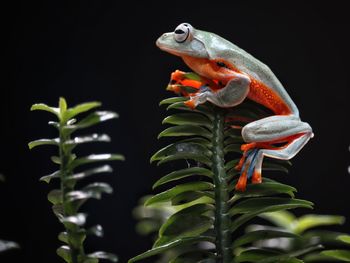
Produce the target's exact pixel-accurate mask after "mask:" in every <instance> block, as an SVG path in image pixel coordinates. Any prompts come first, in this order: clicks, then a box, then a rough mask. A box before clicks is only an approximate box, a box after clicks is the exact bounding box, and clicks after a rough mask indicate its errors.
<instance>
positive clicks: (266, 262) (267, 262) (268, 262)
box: [257, 245, 322, 263]
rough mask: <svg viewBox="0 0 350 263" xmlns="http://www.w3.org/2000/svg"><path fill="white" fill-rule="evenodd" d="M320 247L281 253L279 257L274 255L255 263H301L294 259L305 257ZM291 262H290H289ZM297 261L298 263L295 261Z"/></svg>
mask: <svg viewBox="0 0 350 263" xmlns="http://www.w3.org/2000/svg"><path fill="white" fill-rule="evenodd" d="M321 248H322V246H321V245H318V246H311V247H307V248H302V249H298V250H295V251H292V252H289V253H283V254H281V255H276V256H272V257H269V258H264V259H261V260H259V261H258V262H257V263H275V262H291V263H294V262H296V263H297V262H303V261H302V260H300V259H297V258H296V257H299V256H302V255H305V254H307V253H310V252H312V251H315V250H318V249H321ZM291 260H292V261H291ZM295 260H298V261H295Z"/></svg>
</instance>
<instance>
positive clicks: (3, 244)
mask: <svg viewBox="0 0 350 263" xmlns="http://www.w3.org/2000/svg"><path fill="white" fill-rule="evenodd" d="M4 181H5V176H4V175H3V174H1V173H0V182H4ZM17 248H19V245H18V244H17V243H16V242H13V241H8V240H1V239H0V253H3V252H5V251H8V250H12V249H17Z"/></svg>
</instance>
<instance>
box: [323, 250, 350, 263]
mask: <svg viewBox="0 0 350 263" xmlns="http://www.w3.org/2000/svg"><path fill="white" fill-rule="evenodd" d="M321 254H323V255H326V256H329V257H333V258H336V259H338V260H342V261H345V262H350V250H341V249H334V250H325V251H322V252H321Z"/></svg>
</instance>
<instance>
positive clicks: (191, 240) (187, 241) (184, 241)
mask: <svg viewBox="0 0 350 263" xmlns="http://www.w3.org/2000/svg"><path fill="white" fill-rule="evenodd" d="M202 241H208V242H214V239H213V238H212V237H208V236H198V237H184V238H180V239H177V240H174V241H172V242H169V243H167V244H164V245H161V246H158V247H154V248H152V249H150V250H148V251H146V252H144V253H142V254H140V255H138V256H136V257H134V258H132V259H130V260H129V261H128V263H133V262H136V261H139V260H141V259H145V258H148V257H151V256H155V255H158V254H161V253H163V252H166V251H168V250H170V249H172V248H176V247H182V246H189V245H192V244H195V243H198V242H202Z"/></svg>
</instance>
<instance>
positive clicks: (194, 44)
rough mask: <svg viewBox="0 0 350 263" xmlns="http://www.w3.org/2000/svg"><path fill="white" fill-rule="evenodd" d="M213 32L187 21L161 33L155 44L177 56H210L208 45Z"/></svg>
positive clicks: (209, 45) (210, 42) (213, 36)
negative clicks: (194, 26) (202, 29)
mask: <svg viewBox="0 0 350 263" xmlns="http://www.w3.org/2000/svg"><path fill="white" fill-rule="evenodd" d="M215 37H218V36H216V35H215V34H212V33H209V32H205V31H201V30H198V29H195V28H193V27H192V26H191V25H190V24H188V23H182V24H180V25H178V26H177V27H176V28H175V30H174V32H169V33H165V34H163V35H162V36H161V37H159V38H158V40H157V42H156V44H157V46H158V47H159V48H160V49H161V50H164V51H166V52H169V53H171V54H174V55H177V56H191V57H197V58H210V55H211V54H210V51H209V50H210V47H211V46H212V45H211V44H212V42H213V40H214V39H213V38H215Z"/></svg>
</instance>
